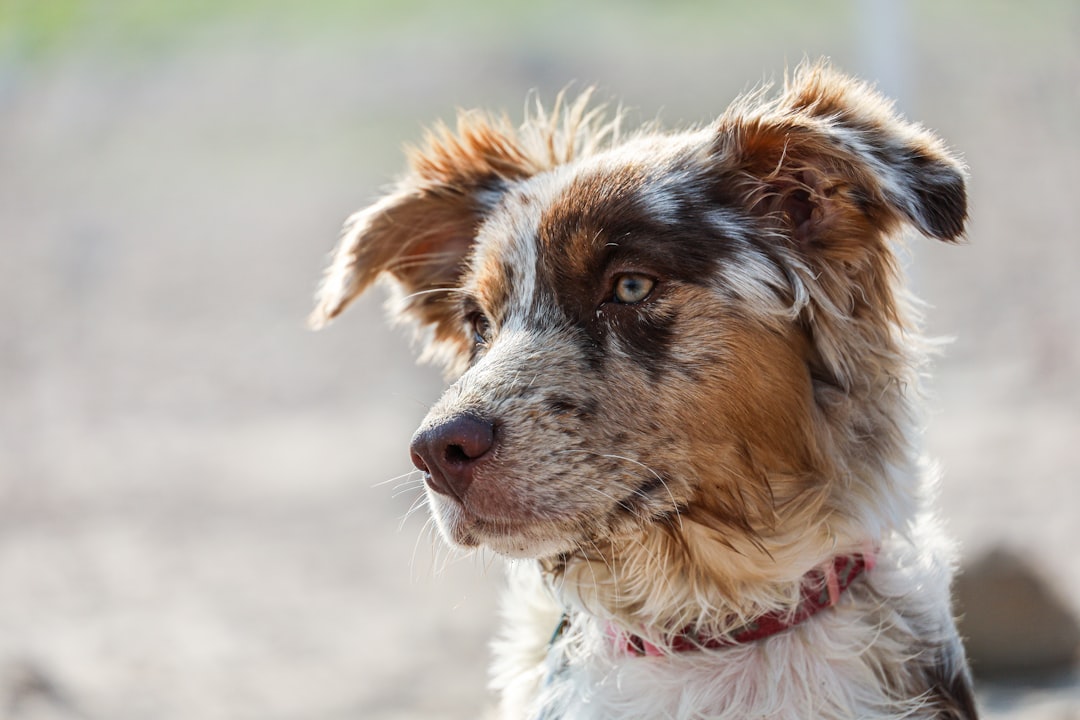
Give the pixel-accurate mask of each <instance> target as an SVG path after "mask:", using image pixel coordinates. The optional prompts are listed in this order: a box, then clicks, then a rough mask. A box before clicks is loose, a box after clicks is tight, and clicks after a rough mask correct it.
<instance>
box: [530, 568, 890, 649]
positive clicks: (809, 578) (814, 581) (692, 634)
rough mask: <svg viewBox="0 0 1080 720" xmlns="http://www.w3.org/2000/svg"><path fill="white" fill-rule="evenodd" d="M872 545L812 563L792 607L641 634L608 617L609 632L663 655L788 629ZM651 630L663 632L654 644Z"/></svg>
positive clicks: (835, 592) (629, 645) (834, 592)
mask: <svg viewBox="0 0 1080 720" xmlns="http://www.w3.org/2000/svg"><path fill="white" fill-rule="evenodd" d="M875 555H876V550H875V549H873V548H867V549H866V551H865V552H862V553H858V554H855V555H840V556H837V557H835V558H833V560H832V561H831V562H828V563H825V564H824V565H823V566H821V567H817V568H814V569H813V570H811V571H810V572H808V573H807V574H806V575H804V576H803V578H802V580H801V592H800V597H799V601H798V604H797V605H795V606H794V607H792V608H790V609H781V610H774V611H771V612H768V613H765V614H763V615H760V616H759V617H757V618H754V619H753V620H752V621H750V622H749V623H746V624H745V625H742V626H741V627H738V628H736V629H734V630H732V631H730V632H727V633H725V634H715V633H714V632H712V631H710V630H703V629H701V628H697V627H687V628H682V629H679V630H677V631H675V632H672V631H669V630H666V629H663V628H659V629H657V628H648V629H645V634H638V633H637V632H627V631H626V630H624V629H621V628H619V627H618V626H617V625H615V624H614V623H609V624H608V626H607V633H608V635H609V636H610V638H611V641H612V643H613V644H614V646H615V648H616V650H617V651H619V652H622V653H623V654H626V655H632V656H639V657H643V656H663V655H665V654H668V653H678V652H687V651H695V650H716V649H719V648H723V647H730V646H733V645H741V644H745V643H751V642H756V641H758V640H763V639H765V638H767V637H770V636H772V635H775V634H777V633H780V632H783V631H785V630H788V629H790V628H792V627H794V626H796V625H799V624H800V623H802V622H804V621H806V620H808V619H810V618H811V617H813V616H814V615H816V614H817V613H818V612H819V611H822V610H825V609H827V608H829V607H832V606H833V605H835V604H836V603H837V602H838V601H839V600H840V597H841V594H842V593H843V592H844V591H845V590H847V588H848V587H849V586H850V585H851V584H852V583H853V582H855V581H857V580H858V579H859V578H860V577H861V576H862V575H863V573H864V572H867V571H869V570H871V569H873V567H874V564H875V561H876V558H875ZM572 622H573V618H572V616H571V615H570V614H569V613H564V614H563V616H562V618H561V620H560V622H559V624H558V626H557V627H556V629H555V633H554V635H553V636H552V639H551V642H552V643H554V642H556V641H557V640H558V639H559V638H560V637H561V636H562V635H563V633H565V632H566V631H567V630H568V629H569V628H570V625H571V623H572ZM649 636H652V637H654V638H655V637H657V636H660V637H662V643H661V644H657V643H655V642H654V641H652V640H650V639H648V638H649Z"/></svg>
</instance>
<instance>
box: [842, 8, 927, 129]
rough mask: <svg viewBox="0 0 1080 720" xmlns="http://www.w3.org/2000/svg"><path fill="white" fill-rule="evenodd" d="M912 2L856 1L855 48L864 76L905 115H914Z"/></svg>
mask: <svg viewBox="0 0 1080 720" xmlns="http://www.w3.org/2000/svg"><path fill="white" fill-rule="evenodd" d="M910 13H911V6H910V2H909V0H855V32H856V33H857V34H858V37H857V38H856V43H855V46H856V48H857V50H858V57H859V62H860V64H861V65H862V68H861V71H862V72H861V74H862V75H863V76H864V77H865V78H866V79H867V80H870V81H871V82H874V83H875V84H876V85H877V87H878V89H879V90H880V91H881V92H883V93H884V94H885V95H888V96H889V97H891V98H893V99H895V100H896V103H897V108H898V109H899V110H900V111H901V112H903V113H904V114H906V115H907V114H911V113H913V112H914V110H915V108H914V107H913V97H912V91H913V90H914V88H912V87H911V77H910V61H909V58H910V57H911V54H912V52H913V48H912V46H911V16H910Z"/></svg>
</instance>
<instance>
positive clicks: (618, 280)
mask: <svg viewBox="0 0 1080 720" xmlns="http://www.w3.org/2000/svg"><path fill="white" fill-rule="evenodd" d="M655 285H656V281H655V280H653V279H652V278H651V277H649V276H648V275H639V274H638V273H625V274H623V275H616V276H615V290H614V297H613V298H612V299H613V301H614V302H617V303H622V304H624V305H632V304H634V303H639V302H641V301H642V300H644V299H645V298H647V297H649V293H651V292H652V290H653V287H654V286H655Z"/></svg>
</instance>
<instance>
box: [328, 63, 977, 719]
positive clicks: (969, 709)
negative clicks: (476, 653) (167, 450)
mask: <svg viewBox="0 0 1080 720" xmlns="http://www.w3.org/2000/svg"><path fill="white" fill-rule="evenodd" d="M586 104H587V97H583V98H581V99H579V100H578V101H577V102H574V103H570V104H568V105H556V108H555V109H554V111H552V112H550V113H548V112H545V111H543V110H542V109H540V108H537V109H536V110H535V111H534V112H533V114H532V117H530V118H528V119H527V120H526V122H525V124H524V125H523V126H522V127H520V128H514V127H513V126H512V125H511V124H510V123H509V122H508V121H507V120H506V119H505V117H494V116H490V115H486V114H481V113H475V112H468V113H462V114H461V116H460V117H459V119H458V125H457V129H456V131H451V130H450V129H449V128H447V127H445V126H439V127H437V128H436V129H435V130H434V131H433V132H431V133H429V134H428V136H427V138H426V143H425V145H424V146H423V147H422V148H421V149H415V150H413V151H411V153H410V158H409V159H410V163H409V172H408V174H406V175H405V177H404V178H403V179H402V180H401V181H400V182H399V183H398V185H397V186H396V187H395V188H394V189H393V190H392V191H391V192H389V193H388V194H387V195H386V196H385V197H383V198H382V199H381V200H379V201H378V202H376V203H375V204H374V205H372V206H371V207H369V208H367V209H366V210H363V211H361V212H359V213H357V214H356V215H355V216H353V217H352V218H351V219H350V220H349V223H348V225H347V228H346V232H345V234H344V237H343V239H342V241H341V243H340V245H339V247H338V248H337V251H336V254H335V256H334V259H333V264H332V265H331V266H330V268H329V270H328V271H327V274H326V277H325V280H324V282H323V284H322V286H321V289H320V292H319V296H318V307H317V309H316V310H315V314H314V316H313V318H312V321H313V324H314V325H315V326H321V325H323V324H325V323H326V322H327V321H329V320H330V319H331V318H333V317H335V316H336V315H337V314H338V313H340V312H341V311H342V310H343V309H344V308H345V306H346V305H348V303H349V302H350V301H351V300H352V299H353V298H355V297H356V296H357V295H358V294H359V293H361V292H362V291H363V290H364V289H365V288H367V287H368V286H369V285H370V284H371V283H372V282H373V281H374V280H376V279H377V278H380V277H385V278H387V279H389V280H390V281H391V283H390V285H391V287H392V288H393V289H394V290H395V292H396V295H395V302H394V303H393V305H392V312H393V314H394V316H395V317H397V318H400V319H405V320H408V321H412V322H413V323H415V324H416V325H417V327H418V328H419V329H421V330H422V331H426V332H423V333H422V337H423V338H424V343H425V345H426V351H427V355H428V357H433V358H436V359H438V360H441V361H443V362H444V363H445V365H446V367H447V368H448V372H449V373H450V375H451V376H452V377H454V378H456V382H454V383H453V385H451V386H450V388H449V389H448V390H447V391H446V393H445V395H444V396H443V397H442V399H441V400H439V402H438V403H437V404H436V406H435V407H434V408H433V409H432V410H431V412H430V413H429V414H428V416H427V418H426V419H425V421H424V423H423V425H422V426H421V427H420V429H419V430H418V431H417V433H416V435H415V436H414V438H413V441H412V458H413V462H414V463H415V464H416V466H417V467H418V468H419V469H420V470H421V471H423V472H424V478H425V480H426V484H427V495H428V501H429V503H430V506H431V510H432V512H433V513H434V515H435V518H436V520H437V522H438V525H439V528H440V529H441V530H442V534H443V535H444V536H445V537H446V539H447V540H449V541H450V542H451V543H452V544H454V545H456V546H461V547H467V548H472V547H479V546H484V547H487V548H490V549H491V550H494V551H495V552H496V553H499V554H501V555H504V556H507V557H509V558H514V560H513V561H512V562H511V563H510V566H511V567H510V578H511V583H510V585H511V588H510V592H509V595H508V598H507V601H506V612H505V614H506V626H505V630H504V633H503V635H502V638H501V639H500V640H499V641H498V642H497V644H496V660H495V668H494V680H493V682H494V687H495V688H496V689H497V690H498V691H499V692H500V695H501V712H502V716H503V717H505V718H514V719H520V720H525V719H530V720H531V719H534V718H545V719H555V718H574V719H577V720H584V719H586V718H608V719H612V718H669V719H675V718H678V719H687V720H689V719H690V718H766V717H768V718H811V717H814V718H817V717H820V718H964V719H968V718H974V717H975V715H976V711H975V707H974V701H973V699H972V692H971V687H970V681H969V677H968V673H967V669H966V665H965V661H964V652H963V648H962V646H961V643H960V640H959V638H958V636H957V633H956V629H955V626H954V623H953V617H952V614H951V610H950V597H949V584H950V578H951V574H952V563H953V559H952V552H951V546H950V544H949V542H948V541H947V540H946V539H945V537H944V535H943V533H942V531H941V530H940V529H939V527H938V524H937V522H936V521H935V517H934V514H933V513H932V511H931V510H930V508H929V501H930V499H931V497H930V496H931V495H932V485H933V474H934V473H933V471H932V469H929V468H928V467H927V466H926V465H925V464H924V463H922V462H920V460H919V458H918V457H917V453H916V451H915V447H914V446H915V445H916V444H917V443H916V425H915V421H914V419H913V404H914V402H915V400H916V399H917V388H918V385H919V373H920V369H921V368H922V365H923V361H924V356H925V349H926V348H925V343H924V342H923V341H922V340H921V339H920V336H919V332H918V327H917V324H916V318H915V316H914V313H913V311H912V308H911V302H910V299H909V297H908V296H907V295H906V293H905V291H904V289H903V287H902V283H901V273H900V270H899V268H898V267H897V265H898V263H897V258H896V255H895V254H894V252H893V250H892V248H891V246H890V241H891V240H893V239H894V236H896V235H897V234H898V233H900V231H901V230H902V229H903V228H904V227H905V226H910V227H912V228H914V229H915V230H918V231H919V232H921V233H922V234H923V235H926V236H929V237H932V238H937V239H939V240H946V241H951V240H955V239H957V238H959V236H960V235H961V234H962V233H963V230H964V223H965V219H966V213H967V210H966V192H965V179H964V171H963V169H962V167H961V165H960V163H959V162H958V161H957V160H956V158H955V157H954V156H952V155H951V154H950V153H949V152H948V151H947V150H946V148H945V146H944V145H943V144H942V143H941V142H940V141H939V140H937V139H936V138H935V137H934V136H933V135H931V134H930V133H929V132H928V131H926V130H924V129H922V128H920V127H919V126H916V125H913V124H911V123H908V122H906V121H904V120H902V119H901V118H899V117H898V116H897V115H896V114H895V113H894V112H893V110H892V107H891V105H890V103H888V102H887V101H886V100H884V99H883V98H882V97H881V96H879V95H877V94H876V93H875V92H874V91H873V90H871V89H869V88H868V87H867V86H866V85H864V84H861V83H859V82H856V81H854V80H852V79H850V78H848V77H845V76H843V75H841V74H839V73H837V72H835V71H833V70H832V69H830V68H829V67H828V66H826V65H824V64H817V65H809V66H804V67H802V68H800V69H799V70H797V71H796V72H795V73H794V76H793V77H792V78H791V79H790V80H789V81H788V82H787V83H786V84H785V87H784V89H783V91H782V92H781V93H780V94H779V95H778V96H777V97H775V98H773V99H769V98H768V97H766V94H765V92H764V91H762V92H757V93H753V94H751V95H749V96H747V97H744V98H741V99H739V100H737V101H736V102H735V103H734V104H733V105H732V106H731V107H730V108H729V109H728V110H727V111H726V112H725V114H724V115H723V116H722V117H721V118H720V119H719V120H717V121H716V122H715V123H713V124H711V125H708V126H707V127H704V128H700V129H694V130H690V131H683V132H673V133H667V132H660V131H657V130H656V129H648V130H642V131H638V132H636V133H632V134H629V135H628V136H621V135H620V133H619V132H618V123H617V121H611V122H608V121H605V120H604V119H603V117H602V114H601V113H600V112H599V111H596V110H591V111H590V110H588V109H587V107H586Z"/></svg>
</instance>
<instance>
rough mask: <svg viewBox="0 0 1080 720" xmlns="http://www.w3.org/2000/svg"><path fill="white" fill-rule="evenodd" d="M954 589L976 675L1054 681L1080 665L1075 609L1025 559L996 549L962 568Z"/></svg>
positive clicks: (961, 631) (1017, 679)
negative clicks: (1079, 660) (1078, 662)
mask: <svg viewBox="0 0 1080 720" xmlns="http://www.w3.org/2000/svg"><path fill="white" fill-rule="evenodd" d="M954 593H955V599H956V609H957V612H958V614H959V615H960V618H959V625H960V633H961V635H962V636H963V637H964V644H965V646H966V647H967V653H968V658H969V660H970V662H971V667H972V671H973V672H974V673H975V675H976V677H977V678H981V679H986V680H997V681H1001V680H1014V681H1019V682H1032V681H1040V680H1053V679H1055V678H1058V677H1060V676H1062V675H1063V674H1065V673H1067V672H1069V671H1070V670H1071V669H1072V668H1074V667H1075V666H1076V663H1077V658H1078V656H1080V653H1078V650H1080V622H1078V620H1077V617H1076V613H1075V610H1074V608H1072V607H1070V606H1069V605H1068V604H1067V603H1066V602H1065V601H1064V600H1063V599H1062V598H1061V597H1060V596H1059V594H1058V593H1057V592H1056V589H1055V587H1054V586H1053V585H1052V583H1050V582H1049V581H1048V580H1047V579H1046V578H1045V577H1044V576H1043V574H1042V573H1040V572H1038V571H1037V570H1036V569H1035V568H1034V567H1033V566H1032V563H1031V562H1029V561H1028V560H1027V559H1026V558H1023V557H1021V556H1019V555H1018V554H1016V553H1015V552H1013V551H1012V550H1009V549H1006V548H995V549H993V550H991V551H990V552H988V553H987V554H985V555H983V556H982V557H981V558H979V559H978V560H976V561H975V562H973V563H971V564H970V565H969V566H966V567H964V568H962V570H961V572H960V575H959V576H958V578H957V581H956V586H955V589H954Z"/></svg>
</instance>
